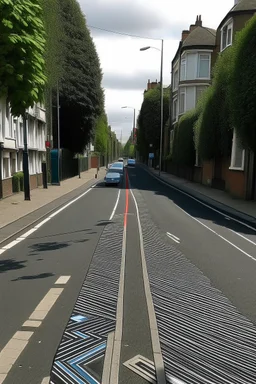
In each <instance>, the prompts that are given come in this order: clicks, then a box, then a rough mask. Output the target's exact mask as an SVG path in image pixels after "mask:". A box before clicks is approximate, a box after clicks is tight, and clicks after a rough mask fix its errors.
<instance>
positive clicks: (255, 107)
mask: <svg viewBox="0 0 256 384" xmlns="http://www.w3.org/2000/svg"><path fill="white" fill-rule="evenodd" d="M255 100H256V16H254V17H252V18H251V19H250V20H249V22H248V23H247V25H246V26H245V28H244V29H243V30H242V31H240V32H239V33H238V34H237V36H236V40H235V43H234V68H233V72H232V76H231V80H230V102H231V107H232V116H233V123H234V127H235V129H236V132H237V135H238V137H239V138H240V140H241V143H242V145H243V146H244V147H245V148H249V149H251V150H252V151H254V152H256V125H255V122H256V103H255Z"/></svg>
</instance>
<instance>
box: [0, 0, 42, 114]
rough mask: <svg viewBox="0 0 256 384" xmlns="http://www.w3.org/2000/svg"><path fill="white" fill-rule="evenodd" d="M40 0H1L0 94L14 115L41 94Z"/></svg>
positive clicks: (38, 98) (32, 102)
mask: <svg viewBox="0 0 256 384" xmlns="http://www.w3.org/2000/svg"><path fill="white" fill-rule="evenodd" d="M40 4H41V2H40V0H33V1H31V0H26V1H24V0H1V3H0V15H1V19H0V36H1V40H0V63H1V65H0V95H1V96H2V97H4V98H6V99H7V101H8V102H10V106H11V111H12V114H13V115H14V116H20V115H24V114H25V110H26V109H27V108H28V107H30V106H33V105H34V103H36V102H41V101H42V100H43V98H44V89H45V83H46V75H45V60H44V53H45V44H46V40H45V30H44V24H43V21H42V8H41V6H40Z"/></svg>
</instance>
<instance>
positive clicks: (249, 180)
mask: <svg viewBox="0 0 256 384" xmlns="http://www.w3.org/2000/svg"><path fill="white" fill-rule="evenodd" d="M255 12H256V0H240V1H239V0H235V3H234V6H233V7H232V9H231V10H230V11H229V12H228V14H227V15H226V16H225V17H224V18H223V20H222V21H221V23H220V24H219V26H218V28H217V30H216V31H215V30H213V29H210V28H207V27H203V25H202V19H201V16H197V19H196V22H195V24H193V25H191V26H190V28H189V30H185V31H183V32H182V38H181V41H180V44H179V47H178V50H177V52H176V55H175V57H174V59H173V61H172V112H171V118H172V130H171V140H170V141H171V143H170V145H172V141H173V135H174V129H175V125H176V123H177V122H178V118H179V117H180V116H181V115H182V114H183V113H185V112H187V111H189V110H191V109H194V108H195V106H196V103H197V100H198V98H199V97H200V95H201V93H202V92H203V91H204V90H205V88H206V87H208V86H209V85H210V84H211V69H212V68H213V66H214V64H215V62H216V59H217V56H218V55H219V53H221V52H223V51H224V50H225V49H226V48H227V47H230V46H231V45H232V44H233V42H234V38H235V34H236V33H237V32H238V31H240V30H241V29H243V28H244V26H245V25H246V22H247V21H248V20H249V19H250V18H251V17H252V16H253V15H254V14H255ZM255 168H256V166H255V156H254V155H253V154H252V153H250V152H249V151H246V150H244V149H243V148H242V147H241V145H240V143H239V140H238V138H237V135H236V132H235V130H234V134H233V141H232V152H231V156H230V157H229V158H223V157H219V158H215V159H214V160H212V161H208V162H206V161H204V162H202V163H199V159H198V156H196V164H195V167H194V169H193V172H192V178H193V180H194V181H196V182H201V183H203V184H206V185H209V186H211V187H214V188H218V189H222V190H226V191H228V192H229V193H231V194H232V195H233V196H235V197H239V198H243V199H255V200H256V176H255V173H256V172H255ZM190 174H191V173H190Z"/></svg>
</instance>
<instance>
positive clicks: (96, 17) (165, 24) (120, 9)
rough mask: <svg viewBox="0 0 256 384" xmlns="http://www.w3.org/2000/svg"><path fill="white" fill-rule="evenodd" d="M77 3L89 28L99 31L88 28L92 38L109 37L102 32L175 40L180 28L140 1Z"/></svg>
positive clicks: (178, 23)
mask: <svg viewBox="0 0 256 384" xmlns="http://www.w3.org/2000/svg"><path fill="white" fill-rule="evenodd" d="M80 4H81V7H82V10H83V11H84V13H85V15H86V19H87V23H88V25H89V27H90V26H95V27H99V28H101V29H94V28H91V31H92V34H93V36H94V37H99V36H101V37H102V36H107V37H108V38H113V37H114V36H113V34H111V33H108V32H106V31H104V29H105V30H111V31H117V32H120V33H127V34H133V35H139V36H142V37H143V36H145V37H149V38H155V39H160V38H177V37H178V35H180V30H181V29H182V23H180V22H177V21H175V22H173V21H171V20H170V18H169V17H168V16H167V15H162V14H161V13H159V12H158V13H156V12H155V9H154V8H153V7H150V6H145V5H146V4H145V2H144V1H134V2H131V0H119V1H114V0H112V1H111V0H108V1H106V0H94V1H92V0H80Z"/></svg>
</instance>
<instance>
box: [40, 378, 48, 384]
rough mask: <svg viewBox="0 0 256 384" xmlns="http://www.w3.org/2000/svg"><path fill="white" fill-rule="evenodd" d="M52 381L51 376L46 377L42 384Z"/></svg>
mask: <svg viewBox="0 0 256 384" xmlns="http://www.w3.org/2000/svg"><path fill="white" fill-rule="evenodd" d="M49 383H50V377H45V378H44V379H43V381H42V383H41V384H49Z"/></svg>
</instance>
